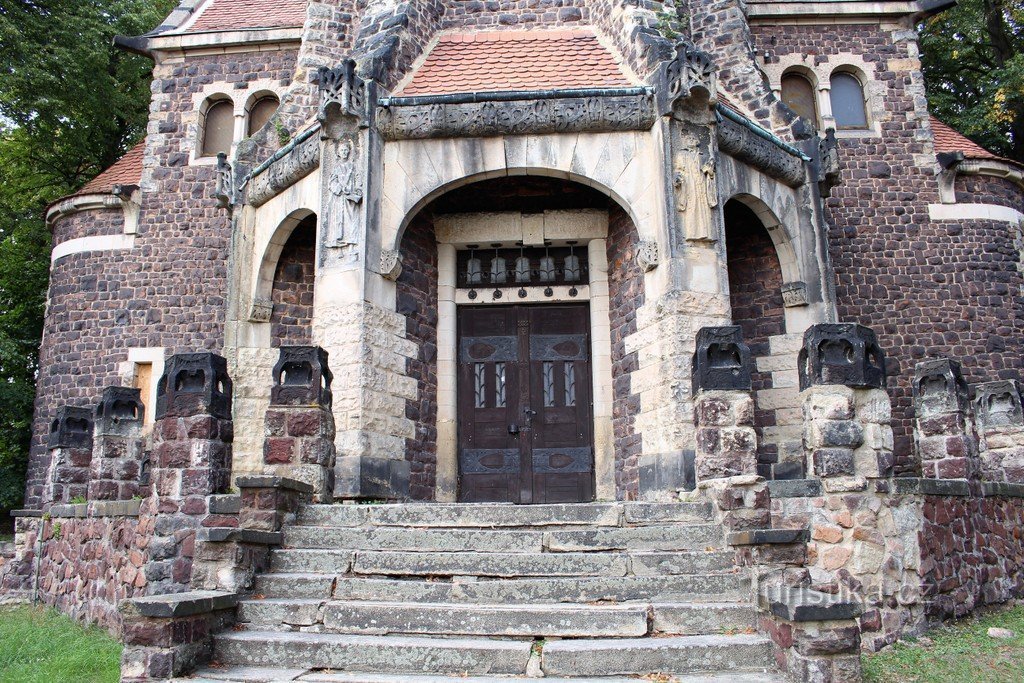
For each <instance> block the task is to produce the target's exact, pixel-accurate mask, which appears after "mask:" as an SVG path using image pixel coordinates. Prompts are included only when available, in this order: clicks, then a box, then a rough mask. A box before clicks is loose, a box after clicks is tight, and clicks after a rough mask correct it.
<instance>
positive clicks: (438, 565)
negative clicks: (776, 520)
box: [271, 549, 733, 578]
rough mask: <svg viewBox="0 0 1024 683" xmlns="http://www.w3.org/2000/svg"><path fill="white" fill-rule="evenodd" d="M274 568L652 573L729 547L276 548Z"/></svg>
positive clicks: (717, 555) (691, 568) (711, 566)
mask: <svg viewBox="0 0 1024 683" xmlns="http://www.w3.org/2000/svg"><path fill="white" fill-rule="evenodd" d="M271 567H272V569H273V571H277V572H323V573H328V574H348V573H351V574H357V575H362V576H489V577H508V578H512V577H518V576H626V575H629V574H635V575H637V576H653V575H663V574H691V573H702V572H714V571H723V570H726V569H731V568H732V567H733V553H732V552H731V551H725V550H720V551H706V550H697V551H677V552H631V553H516V554H512V553H482V552H472V553H466V552H434V553H417V552H407V551H373V550H362V551H350V550H326V549H286V550H275V551H274V553H273V557H272V560H271Z"/></svg>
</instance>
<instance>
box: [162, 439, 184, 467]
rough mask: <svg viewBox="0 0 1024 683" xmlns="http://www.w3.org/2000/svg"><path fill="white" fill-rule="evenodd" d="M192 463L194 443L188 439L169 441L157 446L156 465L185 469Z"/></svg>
mask: <svg viewBox="0 0 1024 683" xmlns="http://www.w3.org/2000/svg"><path fill="white" fill-rule="evenodd" d="M191 464H192V444H191V443H189V442H188V441H167V442H165V443H162V444H160V445H159V446H157V447H156V466H157V467H162V468H164V469H184V468H186V467H188V466H189V465H191Z"/></svg>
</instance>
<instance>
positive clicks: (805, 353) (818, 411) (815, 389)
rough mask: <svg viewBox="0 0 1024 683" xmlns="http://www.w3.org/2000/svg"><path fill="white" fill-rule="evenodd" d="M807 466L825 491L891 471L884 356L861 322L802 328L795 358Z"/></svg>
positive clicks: (856, 486) (859, 485) (854, 487)
mask: <svg viewBox="0 0 1024 683" xmlns="http://www.w3.org/2000/svg"><path fill="white" fill-rule="evenodd" d="M798 365H799V370H800V390H801V398H802V402H803V413H804V453H805V456H806V457H807V465H808V468H807V469H808V471H811V472H813V473H814V474H815V476H817V477H819V478H820V479H821V480H822V482H823V485H824V486H825V490H826V491H827V492H840V491H863V490H864V489H865V488H866V486H867V479H871V478H882V477H888V476H889V475H890V474H891V472H892V466H893V453H892V426H891V424H890V420H891V404H890V403H889V396H888V394H886V392H885V389H884V387H885V355H884V354H883V353H882V349H881V347H879V346H878V340H877V339H876V338H875V333H874V332H873V331H872V330H870V329H869V328H867V327H864V326H863V325H854V324H850V323H838V324H837V323H823V324H818V325H813V326H811V327H810V328H809V329H808V330H807V332H805V333H804V345H803V348H802V349H801V350H800V354H799V357H798Z"/></svg>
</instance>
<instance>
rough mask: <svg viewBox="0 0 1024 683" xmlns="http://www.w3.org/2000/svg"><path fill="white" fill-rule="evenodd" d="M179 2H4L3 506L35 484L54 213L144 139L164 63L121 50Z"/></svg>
mask: <svg viewBox="0 0 1024 683" xmlns="http://www.w3.org/2000/svg"><path fill="white" fill-rule="evenodd" d="M175 4H176V3H175V0H0V510H3V509H9V508H11V507H14V506H16V505H18V504H19V502H20V500H21V495H22V492H23V488H24V472H25V466H26V464H27V454H28V445H29V440H30V437H31V421H32V404H33V400H34V396H35V378H36V375H37V371H38V367H37V366H38V347H39V339H40V337H41V336H42V326H43V311H44V306H45V298H46V287H47V278H48V275H49V250H50V236H49V233H48V231H47V229H46V226H45V224H44V221H43V212H44V210H45V208H46V206H47V204H49V203H50V202H52V201H54V200H55V199H58V198H59V197H61V196H65V195H67V194H70V193H72V192H74V191H75V190H77V189H78V188H80V187H81V186H82V185H83V184H84V183H85V182H86V181H87V180H89V179H90V178H92V177H93V176H95V175H96V174H97V173H98V172H99V171H101V170H102V169H104V168H106V167H107V166H109V165H110V164H112V163H113V162H114V161H116V160H117V159H118V158H119V157H120V156H121V155H122V154H123V153H124V152H125V151H127V149H128V148H129V147H130V146H131V145H132V144H133V143H135V142H136V141H137V140H138V139H140V138H141V137H142V135H143V132H144V130H145V125H146V119H147V113H148V107H149V100H150V93H149V83H150V70H151V67H152V64H151V63H150V62H149V60H147V59H146V58H144V57H139V56H137V55H132V54H128V53H126V52H124V51H122V50H120V49H117V48H115V47H114V46H113V37H114V36H115V35H118V34H121V35H138V34H141V33H144V32H146V31H147V30H149V29H151V28H152V27H153V26H155V25H157V24H158V23H159V22H160V20H161V19H163V17H165V16H166V15H167V13H168V12H170V10H171V9H172V8H173V7H174V5H175Z"/></svg>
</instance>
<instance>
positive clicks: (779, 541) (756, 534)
mask: <svg viewBox="0 0 1024 683" xmlns="http://www.w3.org/2000/svg"><path fill="white" fill-rule="evenodd" d="M809 538H810V534H809V533H808V531H807V529H750V530H748V531H733V532H732V533H730V534H729V535H728V538H727V539H726V540H727V541H728V543H729V545H785V544H789V543H806V542H807V540H808V539H809Z"/></svg>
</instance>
